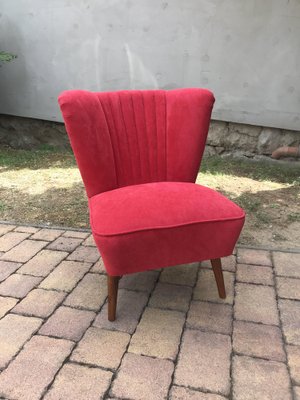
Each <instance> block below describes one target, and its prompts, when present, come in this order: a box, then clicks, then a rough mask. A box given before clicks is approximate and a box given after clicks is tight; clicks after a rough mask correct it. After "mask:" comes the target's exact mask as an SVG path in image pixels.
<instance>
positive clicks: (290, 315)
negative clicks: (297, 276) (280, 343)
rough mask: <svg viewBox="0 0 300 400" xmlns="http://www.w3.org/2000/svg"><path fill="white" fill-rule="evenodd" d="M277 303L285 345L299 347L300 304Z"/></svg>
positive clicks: (281, 301) (286, 301)
mask: <svg viewBox="0 0 300 400" xmlns="http://www.w3.org/2000/svg"><path fill="white" fill-rule="evenodd" d="M278 303H279V309H280V317H281V321H282V327H283V333H284V336H285V338H286V341H287V343H289V344H295V345H300V302H298V301H292V300H279V302H278Z"/></svg>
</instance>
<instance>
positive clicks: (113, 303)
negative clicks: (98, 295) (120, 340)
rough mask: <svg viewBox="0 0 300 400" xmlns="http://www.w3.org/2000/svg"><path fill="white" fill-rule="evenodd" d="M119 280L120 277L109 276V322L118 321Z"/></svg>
mask: <svg viewBox="0 0 300 400" xmlns="http://www.w3.org/2000/svg"><path fill="white" fill-rule="evenodd" d="M119 280H120V277H119V276H110V275H107V289H108V320H109V321H114V320H115V319H116V309H117V298H118V286H119Z"/></svg>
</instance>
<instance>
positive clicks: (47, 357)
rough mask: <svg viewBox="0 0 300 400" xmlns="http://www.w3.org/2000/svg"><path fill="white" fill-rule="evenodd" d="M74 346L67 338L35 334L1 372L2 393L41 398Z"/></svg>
mask: <svg viewBox="0 0 300 400" xmlns="http://www.w3.org/2000/svg"><path fill="white" fill-rule="evenodd" d="M19 318H20V317H19ZM72 346H73V343H72V342H69V341H66V340H60V339H53V338H48V337H43V336H34V337H33V338H32V339H31V340H30V341H29V342H28V343H27V344H26V345H25V347H24V349H23V350H22V351H21V352H20V354H19V355H18V356H17V357H16V359H15V360H14V361H13V362H12V363H11V364H10V365H9V366H8V368H7V369H6V370H5V371H3V372H2V374H1V375H0V393H1V394H2V395H4V396H5V397H9V398H14V399H17V400H39V399H40V398H41V395H42V393H43V391H44V390H45V389H46V388H47V386H48V385H49V384H50V383H51V381H52V380H53V378H54V376H55V374H56V372H57V371H58V369H59V368H60V367H61V365H62V363H63V361H64V360H65V359H66V358H67V357H68V355H69V354H70V352H71V350H72Z"/></svg>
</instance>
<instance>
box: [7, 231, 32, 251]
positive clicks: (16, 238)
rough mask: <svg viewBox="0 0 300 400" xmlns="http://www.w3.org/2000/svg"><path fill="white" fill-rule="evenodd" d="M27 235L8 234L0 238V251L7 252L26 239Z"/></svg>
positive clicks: (19, 233) (18, 233)
mask: <svg viewBox="0 0 300 400" xmlns="http://www.w3.org/2000/svg"><path fill="white" fill-rule="evenodd" d="M28 236H29V233H21V232H8V233H6V234H5V235H4V236H1V237H0V251H8V250H10V249H12V248H13V247H15V246H16V245H18V244H19V243H21V242H22V241H23V240H25V239H26V238H28Z"/></svg>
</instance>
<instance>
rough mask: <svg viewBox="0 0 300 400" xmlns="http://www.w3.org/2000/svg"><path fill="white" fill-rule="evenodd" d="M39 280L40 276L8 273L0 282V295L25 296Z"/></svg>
mask: <svg viewBox="0 0 300 400" xmlns="http://www.w3.org/2000/svg"><path fill="white" fill-rule="evenodd" d="M40 282H41V278H39V277H36V276H29V275H19V274H13V275H10V276H9V277H8V278H7V279H6V280H5V281H4V282H2V283H1V284H0V296H8V297H17V298H19V299H21V298H23V297H25V296H26V295H27V293H29V292H30V291H31V290H32V289H33V288H34V287H35V286H37V285H38V284H39V283H40Z"/></svg>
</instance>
